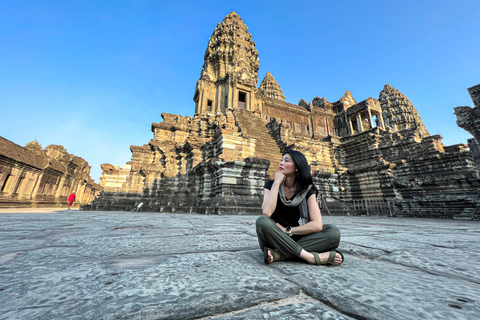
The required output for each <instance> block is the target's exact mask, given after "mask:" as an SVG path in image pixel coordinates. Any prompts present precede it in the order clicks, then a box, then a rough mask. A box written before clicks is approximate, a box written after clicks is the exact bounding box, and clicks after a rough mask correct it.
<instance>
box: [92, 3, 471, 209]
mask: <svg viewBox="0 0 480 320" xmlns="http://www.w3.org/2000/svg"><path fill="white" fill-rule="evenodd" d="M258 70H259V58H258V51H257V50H256V49H255V42H254V41H253V40H252V35H251V34H250V33H249V31H248V28H247V26H246V25H245V23H244V22H243V21H242V19H241V18H240V17H239V16H238V15H237V14H236V13H235V12H231V13H230V14H228V15H227V16H226V17H225V18H224V19H223V21H222V22H221V23H219V24H218V25H217V27H216V28H215V31H214V32H213V34H212V36H211V38H210V40H209V42H208V46H207V49H206V51H205V60H204V64H203V68H202V71H201V73H200V78H199V80H198V81H197V84H196V86H195V92H194V95H193V100H194V102H195V115H194V117H189V116H186V117H183V116H181V115H175V114H168V113H163V114H162V118H163V122H160V123H153V124H152V128H151V129H152V132H153V134H154V137H153V139H152V140H151V141H149V142H148V143H147V144H145V145H143V146H131V148H130V149H131V152H132V159H131V161H130V162H128V163H127V164H125V165H123V166H122V167H118V166H114V165H111V164H103V165H102V170H103V174H102V177H101V179H100V180H101V181H100V184H101V185H102V186H103V187H104V192H103V194H102V196H101V197H100V198H98V199H96V200H95V201H94V202H93V203H92V205H91V206H90V207H89V206H87V207H85V209H92V210H97V209H98V210H133V209H135V208H136V207H137V206H138V205H139V204H140V203H141V204H142V206H141V209H142V210H144V211H156V212H198V213H216V214H260V213H261V209H260V206H261V201H262V195H263V185H264V183H265V181H266V180H267V179H268V178H269V177H273V175H274V173H275V172H276V171H277V169H278V164H279V162H280V159H281V155H282V153H283V152H285V151H287V150H290V149H295V150H299V151H301V152H303V153H304V154H305V155H306V156H307V158H308V160H309V162H310V164H311V169H312V173H313V176H314V179H315V183H316V185H317V186H318V188H319V190H320V191H321V196H320V197H319V201H320V207H321V209H322V211H323V213H324V214H367V215H370V214H387V215H402V216H418V217H466V218H475V217H478V216H479V212H480V193H479V189H480V179H479V168H478V167H477V165H478V163H476V162H475V159H474V157H473V156H472V152H470V150H469V148H468V146H467V145H464V144H458V145H452V146H445V145H443V144H442V142H441V140H442V137H441V136H440V135H431V134H430V133H429V132H428V130H427V128H426V127H425V125H424V124H423V122H422V120H421V118H420V116H419V114H418V112H417V110H416V109H415V107H414V106H413V104H412V103H411V102H410V100H409V99H408V98H407V97H406V96H405V95H403V94H402V93H401V92H400V91H398V90H397V89H395V88H393V87H392V86H390V85H388V84H386V85H385V86H384V88H383V90H382V91H381V92H380V93H379V96H378V99H375V98H367V99H364V100H362V101H356V100H355V99H354V98H353V97H352V95H351V93H350V92H349V91H346V92H345V94H344V96H343V97H340V98H339V100H338V101H334V102H330V101H327V100H326V99H325V98H320V97H314V98H313V100H312V101H311V102H307V101H306V100H304V99H301V100H300V101H299V102H298V103H297V104H295V103H288V102H286V101H285V100H286V98H285V96H284V95H283V92H282V90H281V87H280V85H279V84H278V83H277V82H276V80H275V78H274V77H273V75H272V74H270V73H267V74H266V75H265V77H264V78H263V80H262V81H261V82H260V84H259V85H258V82H259V79H258ZM257 85H258V87H257ZM472 97H473V96H472ZM467 108H468V107H467ZM465 112H466V111H465ZM477 128H478V126H477ZM477 130H478V129H477ZM476 134H477V136H478V132H477V133H476ZM477 139H478V138H477ZM477 150H478V149H477Z"/></svg>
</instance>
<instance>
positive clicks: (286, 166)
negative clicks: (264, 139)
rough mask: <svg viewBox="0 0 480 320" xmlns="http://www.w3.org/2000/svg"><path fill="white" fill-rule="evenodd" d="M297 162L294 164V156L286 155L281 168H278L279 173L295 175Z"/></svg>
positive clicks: (281, 162)
mask: <svg viewBox="0 0 480 320" xmlns="http://www.w3.org/2000/svg"><path fill="white" fill-rule="evenodd" d="M296 169H297V168H296V167H295V162H293V159H292V156H291V155H290V154H288V153H286V154H284V155H283V157H282V161H280V166H279V167H278V171H279V172H281V173H283V174H284V175H289V174H295V170H296Z"/></svg>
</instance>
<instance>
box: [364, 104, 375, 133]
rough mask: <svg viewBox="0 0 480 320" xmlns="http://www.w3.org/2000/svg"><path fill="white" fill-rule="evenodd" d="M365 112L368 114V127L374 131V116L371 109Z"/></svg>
mask: <svg viewBox="0 0 480 320" xmlns="http://www.w3.org/2000/svg"><path fill="white" fill-rule="evenodd" d="M365 112H366V113H367V120H368V125H369V126H370V128H369V129H372V128H373V123H372V114H371V113H370V109H369V108H367V109H365Z"/></svg>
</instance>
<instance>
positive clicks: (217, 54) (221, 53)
mask: <svg viewBox="0 0 480 320" xmlns="http://www.w3.org/2000/svg"><path fill="white" fill-rule="evenodd" d="M258 68H259V62H258V51H257V50H256V49H255V42H253V40H252V35H251V34H250V33H249V32H248V27H247V26H246V25H245V23H243V21H242V19H241V18H240V17H239V16H238V15H237V14H236V13H235V12H230V13H229V14H228V15H227V16H226V17H225V18H224V19H223V21H222V22H221V23H219V24H218V25H217V27H216V28H215V31H213V34H212V36H211V37H210V41H209V42H208V47H207V50H206V51H205V58H204V64H203V68H202V72H201V75H200V79H199V80H198V82H197V86H196V89H195V96H194V98H193V100H194V101H195V102H196V108H195V112H196V113H205V112H210V111H211V112H213V111H222V112H224V111H225V109H226V108H235V107H237V106H238V103H239V102H240V103H241V104H242V106H241V107H242V108H247V109H249V108H248V107H251V106H249V105H248V101H249V97H248V95H249V94H250V93H252V94H253V92H254V89H255V88H256V86H257V83H258ZM239 91H242V93H240V95H239ZM249 91H250V92H249Z"/></svg>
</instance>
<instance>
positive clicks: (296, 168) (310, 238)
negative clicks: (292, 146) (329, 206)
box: [256, 150, 344, 266]
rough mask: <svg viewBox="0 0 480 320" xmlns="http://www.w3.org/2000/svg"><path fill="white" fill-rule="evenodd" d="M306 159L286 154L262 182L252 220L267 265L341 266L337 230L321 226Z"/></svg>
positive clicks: (320, 217)
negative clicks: (300, 261) (285, 262)
mask: <svg viewBox="0 0 480 320" xmlns="http://www.w3.org/2000/svg"><path fill="white" fill-rule="evenodd" d="M317 193H318V189H317V188H316V187H315V185H314V184H313V178H312V174H311V172H310V166H309V164H308V161H307V158H305V156H304V155H303V154H302V153H301V152H299V151H295V150H290V151H288V152H286V153H285V154H284V155H283V157H282V161H281V162H280V167H279V170H278V172H277V173H275V180H270V181H267V183H265V189H264V196H263V204H262V210H263V215H262V216H260V217H258V219H257V221H256V228H257V236H258V242H259V244H260V249H262V250H263V253H264V261H265V263H267V264H270V263H272V262H273V261H279V260H288V259H296V258H300V259H303V260H305V261H306V262H308V263H311V264H331V265H334V266H338V265H340V264H342V263H343V261H344V257H343V254H342V253H341V252H340V251H338V250H335V249H336V248H337V247H338V245H339V243H340V230H338V228H337V227H336V226H334V225H331V224H325V225H324V224H323V223H322V215H321V213H320V209H319V208H318V204H317Z"/></svg>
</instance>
